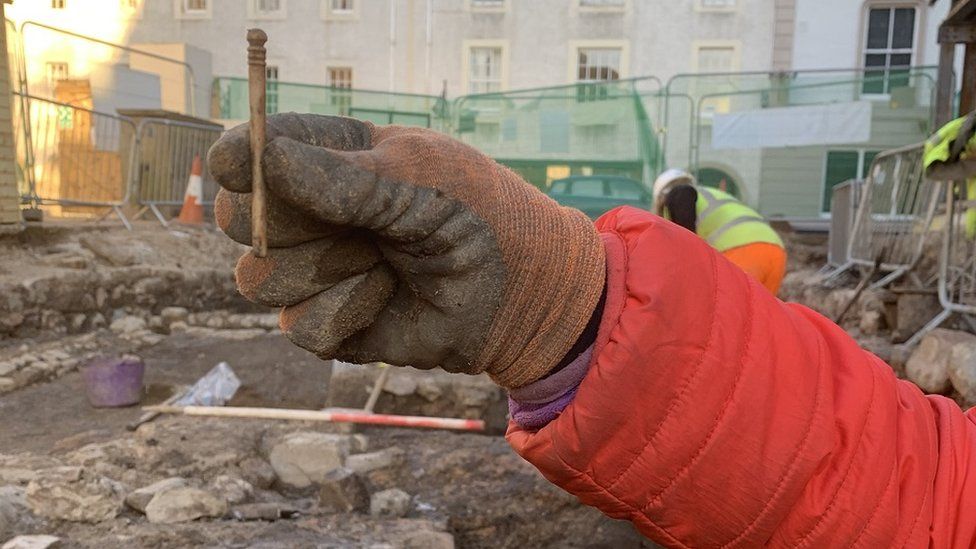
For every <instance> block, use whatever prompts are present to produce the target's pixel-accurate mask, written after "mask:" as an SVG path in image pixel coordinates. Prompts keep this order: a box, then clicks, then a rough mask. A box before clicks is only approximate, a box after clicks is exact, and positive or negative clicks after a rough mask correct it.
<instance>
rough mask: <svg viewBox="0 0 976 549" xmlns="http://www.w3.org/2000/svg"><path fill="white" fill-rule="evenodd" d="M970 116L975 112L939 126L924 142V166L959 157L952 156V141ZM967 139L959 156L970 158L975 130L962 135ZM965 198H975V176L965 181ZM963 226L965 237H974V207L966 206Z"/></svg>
mask: <svg viewBox="0 0 976 549" xmlns="http://www.w3.org/2000/svg"><path fill="white" fill-rule="evenodd" d="M970 116H976V113H970V114H968V115H967V116H963V117H961V118H957V119H955V120H953V121H952V122H949V123H948V124H946V125H945V126H942V127H941V128H939V131H937V132H935V134H934V135H933V136H932V137H930V138H929V139H928V141H926V142H925V153H924V157H923V159H922V161H923V162H924V164H925V167H926V168H928V167H929V166H931V165H932V164H935V163H936V162H953V161H955V160H959V158H953V157H952V150H951V147H952V143H953V141H955V140H956V138H958V137H959V132H960V131H962V129H963V124H964V123H965V122H966V119H967V118H969V117H970ZM963 138H964V139H966V140H967V142H966V146H965V147H964V148H963V149H962V153H961V154H960V158H971V157H973V156H974V154H976V132H974V133H972V134H971V135H968V136H963ZM966 199H968V200H973V199H976V177H971V178H969V180H968V181H966ZM963 223H964V226H965V231H966V238H968V239H969V240H974V239H976V209H973V208H968V209H967V210H966V213H965V216H964V221H963Z"/></svg>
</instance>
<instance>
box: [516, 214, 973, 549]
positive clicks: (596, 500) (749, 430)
mask: <svg viewBox="0 0 976 549" xmlns="http://www.w3.org/2000/svg"><path fill="white" fill-rule="evenodd" d="M597 227H598V229H599V230H600V231H601V232H602V233H603V235H604V241H605V243H606V246H607V257H608V260H607V261H608V288H607V305H606V308H605V311H604V316H603V320H602V323H601V327H600V331H599V334H598V337H597V341H596V347H595V350H594V355H593V356H594V358H593V362H592V364H591V366H590V369H589V371H588V372H587V375H586V377H585V378H584V380H583V382H582V383H581V384H580V386H579V388H578V392H577V394H576V397H575V399H574V400H573V402H572V403H571V404H570V405H569V407H568V408H566V409H565V410H564V411H563V412H562V414H561V415H560V416H559V417H557V418H556V419H555V420H553V421H552V422H551V423H549V424H548V425H546V426H545V427H543V428H542V429H540V430H539V431H537V432H530V431H526V430H523V429H520V428H519V427H518V426H517V425H515V424H512V425H510V427H509V432H508V435H507V436H508V440H509V442H510V443H511V445H512V446H513V447H514V448H515V450H516V451H517V452H518V453H519V454H520V455H522V456H523V457H524V458H525V459H526V460H528V461H529V462H531V463H532V464H533V465H535V466H536V467H537V468H538V469H539V470H540V471H541V472H542V474H543V475H545V476H546V478H548V479H549V480H550V481H552V482H553V483H555V484H557V485H559V486H561V487H562V488H564V489H565V490H567V491H569V492H570V493H572V494H575V495H576V496H577V497H578V498H579V499H580V501H582V502H583V503H585V504H588V505H592V506H595V507H597V508H599V509H600V510H602V511H603V512H604V513H606V514H607V515H609V516H611V517H614V518H619V519H626V520H630V521H632V522H633V523H634V524H635V525H636V526H637V527H638V528H639V529H640V530H641V532H643V533H644V534H645V535H647V536H648V537H649V538H651V539H653V540H655V541H657V542H658V543H662V544H664V545H667V546H671V547H757V546H763V545H767V546H773V547H818V548H819V547H841V546H843V547H870V548H874V547H906V546H907V547H973V546H974V544H976V503H974V500H973V498H974V497H976V425H974V419H976V416H974V414H973V412H972V411H970V413H969V414H968V415H964V414H963V413H962V412H961V411H960V410H959V408H958V407H957V406H956V405H955V403H953V402H952V401H950V400H948V399H945V398H942V397H932V396H930V397H926V396H924V395H923V394H922V393H921V392H920V391H919V390H918V389H917V388H916V387H915V386H914V385H912V384H910V383H907V382H903V381H899V380H898V379H897V378H895V376H894V375H893V374H892V371H891V369H890V368H889V367H888V366H887V365H886V364H884V363H883V362H882V361H881V360H880V359H878V358H877V357H875V356H874V355H872V354H870V353H868V352H866V351H864V350H862V349H860V348H859V347H858V345H857V343H856V342H855V341H854V340H853V339H851V338H850V337H849V336H848V335H847V334H846V333H844V332H843V331H842V330H841V329H840V328H838V327H837V326H835V325H834V324H832V323H831V322H830V321H828V320H826V319H824V318H823V317H821V316H820V315H818V314H816V313H814V312H812V311H810V310H809V309H806V308H804V307H801V306H798V305H789V304H784V303H782V302H780V301H779V300H777V299H776V298H774V297H773V296H772V295H770V294H769V293H768V292H766V291H765V290H764V289H763V288H762V287H761V286H759V284H758V283H756V282H754V281H752V280H751V279H750V278H748V277H747V275H745V274H744V273H742V272H741V271H740V270H739V269H738V268H736V267H735V266H733V265H732V264H731V263H729V262H728V261H726V260H725V259H724V258H722V257H721V256H720V255H719V254H718V253H716V252H715V251H713V250H712V249H711V248H710V247H709V246H708V245H707V244H706V243H704V242H703V241H702V240H701V239H699V238H697V237H696V236H695V235H693V234H692V233H690V232H687V231H685V230H684V229H681V228H679V227H678V226H676V225H673V224H671V223H668V222H666V221H664V220H662V219H661V218H658V217H654V216H652V215H650V214H648V213H647V212H643V211H640V210H636V209H632V208H620V209H617V210H614V211H612V212H610V213H608V214H607V215H605V216H604V217H602V218H601V219H600V220H599V221H598V222H597ZM540 520H544V518H541V519H540Z"/></svg>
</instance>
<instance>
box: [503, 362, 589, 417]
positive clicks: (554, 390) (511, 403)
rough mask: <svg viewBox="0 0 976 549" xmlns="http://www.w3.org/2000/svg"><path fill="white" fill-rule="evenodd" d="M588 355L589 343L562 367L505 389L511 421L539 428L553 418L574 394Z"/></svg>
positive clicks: (584, 371)
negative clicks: (534, 380) (523, 383)
mask: <svg viewBox="0 0 976 549" xmlns="http://www.w3.org/2000/svg"><path fill="white" fill-rule="evenodd" d="M592 358H593V346H592V345H591V346H590V347H589V348H587V349H586V350H585V351H583V352H582V353H580V355H579V356H578V357H576V358H575V359H574V360H573V361H572V362H570V363H569V364H568V365H566V367H565V368H563V369H562V370H559V371H558V372H556V373H554V374H552V375H551V376H549V377H545V378H542V379H540V380H539V381H536V382H534V383H530V384H529V385H526V386H525V387H519V388H518V389H513V390H512V391H511V392H509V395H508V411H509V414H511V416H512V420H513V421H515V423H517V424H519V426H521V427H522V428H523V429H539V428H541V427H543V426H545V425H546V424H548V423H549V422H550V421H552V420H553V419H556V417H557V416H559V414H560V413H561V412H562V411H563V410H564V409H566V407H567V406H569V403H570V402H572V401H573V397H575V396H576V388H577V387H579V384H580V382H582V381H583V378H584V377H586V372H587V371H588V370H589V368H590V360H591V359H592Z"/></svg>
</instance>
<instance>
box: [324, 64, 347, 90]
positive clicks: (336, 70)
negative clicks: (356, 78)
mask: <svg viewBox="0 0 976 549" xmlns="http://www.w3.org/2000/svg"><path fill="white" fill-rule="evenodd" d="M329 86H331V87H333V88H345V89H349V88H352V67H329Z"/></svg>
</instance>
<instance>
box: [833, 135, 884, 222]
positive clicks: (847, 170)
mask: <svg viewBox="0 0 976 549" xmlns="http://www.w3.org/2000/svg"><path fill="white" fill-rule="evenodd" d="M879 152H880V151H865V150H853V151H850V150H849V151H828V152H827V167H826V169H825V170H824V191H823V209H822V211H823V212H829V211H830V201H831V199H832V198H833V193H834V187H835V186H837V185H840V184H841V183H843V182H845V181H848V180H851V179H864V178H865V177H866V176H867V174H868V171H869V170H870V169H871V162H873V161H874V157H875V156H877V155H878V153H879Z"/></svg>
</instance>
